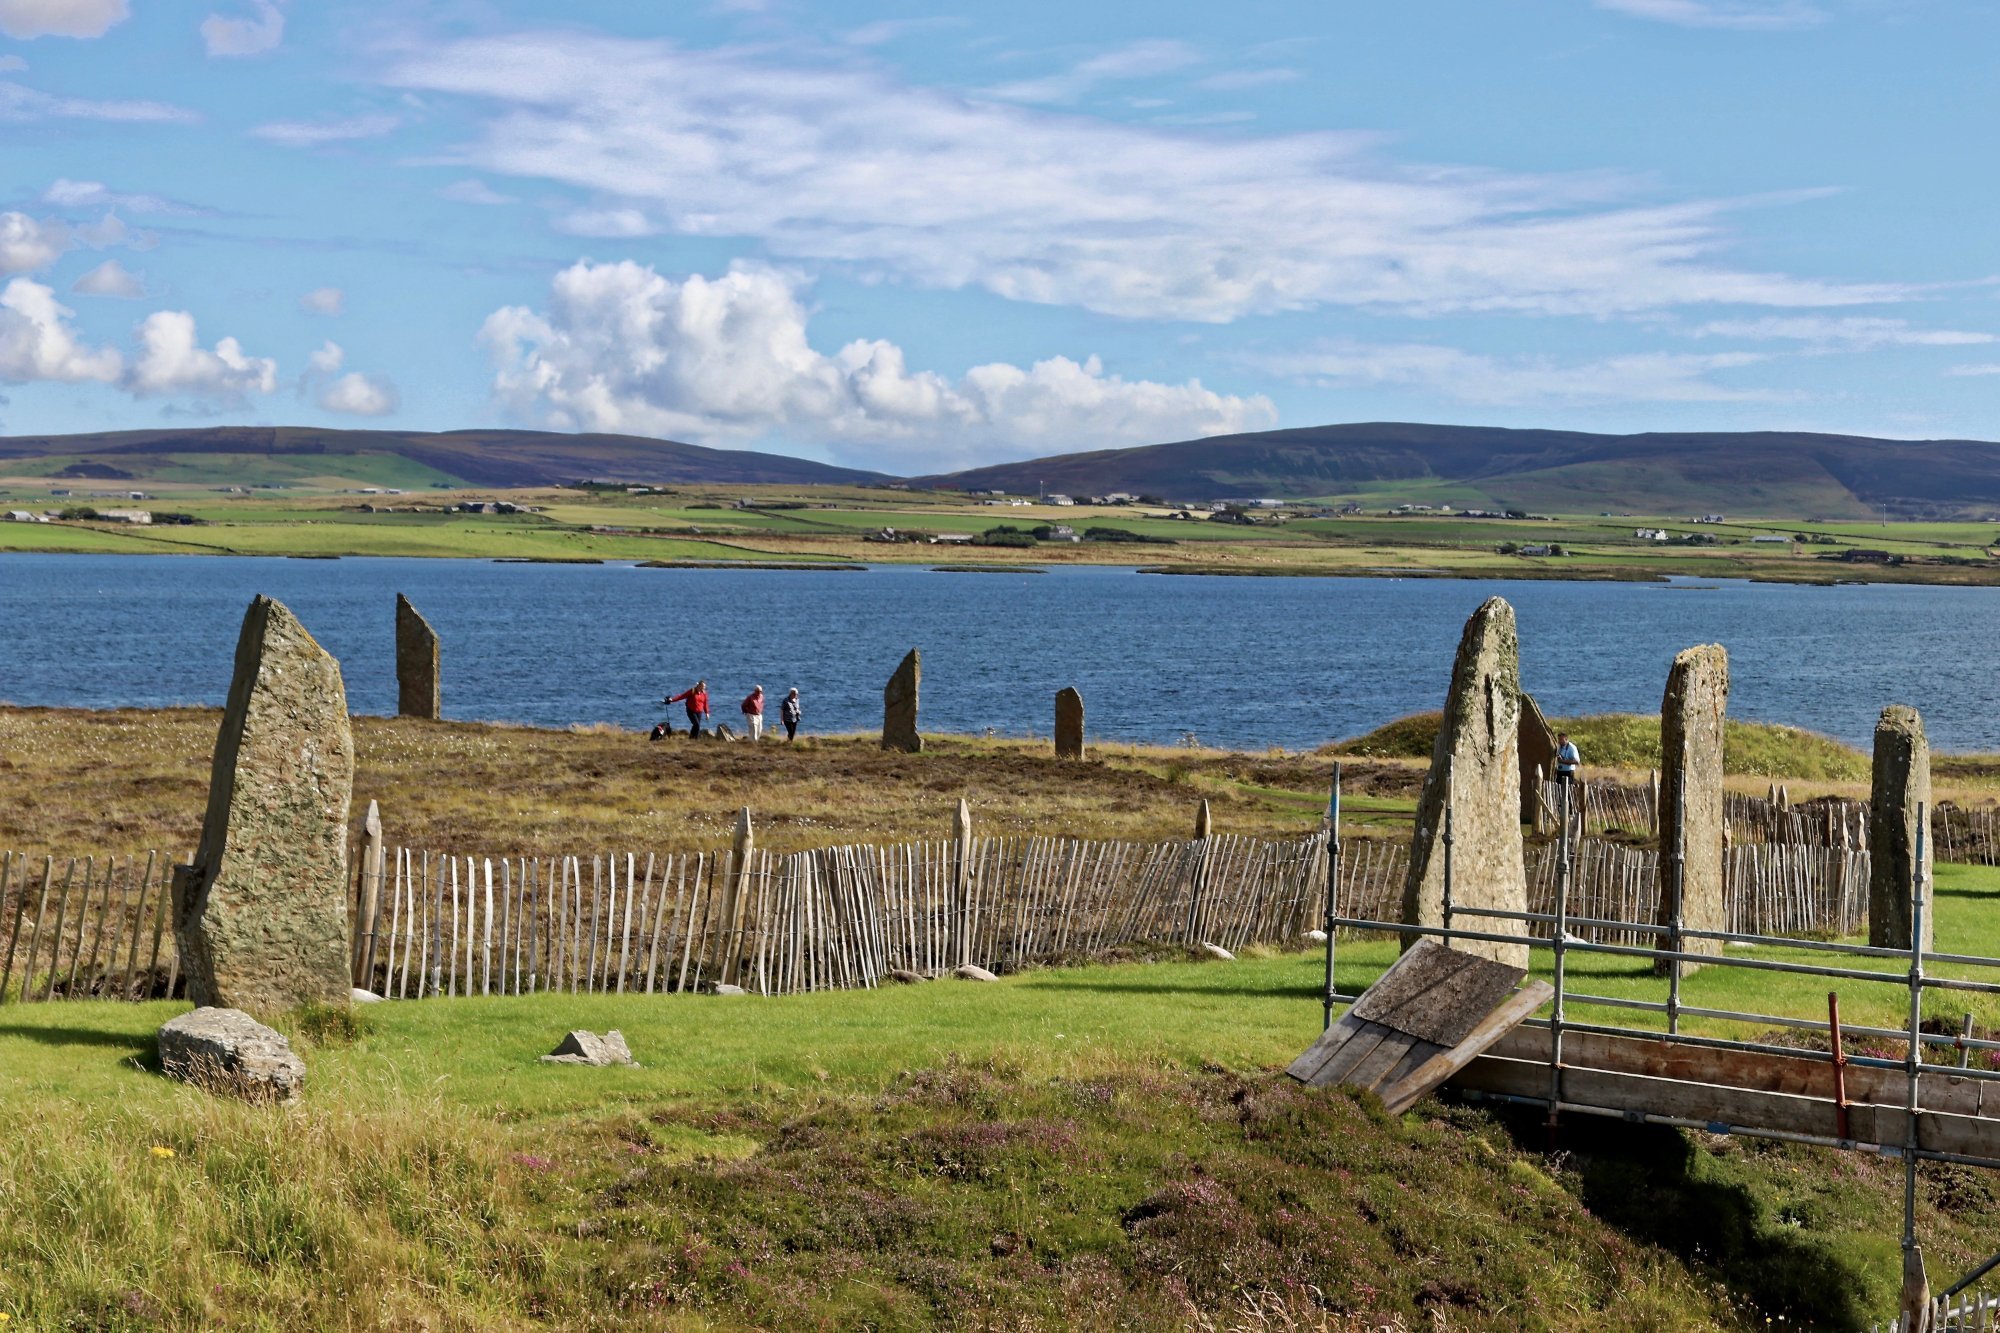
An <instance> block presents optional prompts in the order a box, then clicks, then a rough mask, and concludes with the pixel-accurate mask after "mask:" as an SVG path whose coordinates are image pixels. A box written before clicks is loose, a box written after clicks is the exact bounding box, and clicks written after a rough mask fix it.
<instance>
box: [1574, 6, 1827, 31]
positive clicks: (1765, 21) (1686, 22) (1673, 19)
mask: <svg viewBox="0 0 2000 1333" xmlns="http://www.w3.org/2000/svg"><path fill="white" fill-rule="evenodd" d="M1593 3H1595V4H1596V6H1597V7H1598V8H1599V9H1608V10H1610V11H1612V12H1613V13H1616V14H1629V15H1631V16H1632V17H1633V18H1642V19H1653V20H1655V21H1657V22H1660V23H1672V24H1675V25H1677V26H1679V27H1683V28H1739V29H1750V30H1766V31H1768V30H1771V29H1777V28H1805V27H1810V26H1812V25H1813V24H1815V23H1819V22H1821V21H1822V20H1824V19H1825V18H1826V12H1825V11H1824V10H1822V9H1820V8H1819V7H1818V6H1817V5H1812V4H1807V3H1805V0H1593Z"/></svg>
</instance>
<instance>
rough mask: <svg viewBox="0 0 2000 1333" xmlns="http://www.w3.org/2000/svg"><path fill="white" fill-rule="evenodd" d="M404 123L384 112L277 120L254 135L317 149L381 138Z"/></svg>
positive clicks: (255, 130)
mask: <svg viewBox="0 0 2000 1333" xmlns="http://www.w3.org/2000/svg"><path fill="white" fill-rule="evenodd" d="M402 123H403V119H402V117H401V116H393V115H390V114H388V113H387V112H380V113H377V114H373V115H365V116H349V117H347V118H346V119H344V120H317V121H314V120H274V121H272V122H271V123H269V124H268V125H259V126H258V127H257V128H256V129H254V130H251V131H250V133H252V134H253V135H255V136H256V137H258V138H259V139H264V140H266V141H268V142H270V143H274V144H280V145H282V146H284V147H286V148H317V147H319V146H320V145H321V144H329V143H341V142H344V141H346V140H349V139H374V138H379V137H380V136H382V135H384V134H387V133H389V132H390V131H391V130H393V129H395V128H396V127H397V126H398V125H401V124H402Z"/></svg>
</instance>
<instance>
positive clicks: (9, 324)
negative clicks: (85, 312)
mask: <svg viewBox="0 0 2000 1333" xmlns="http://www.w3.org/2000/svg"><path fill="white" fill-rule="evenodd" d="M74 313H75V312H74V311H72V310H70V309H69V308H68V307H67V306H64V305H61V304H59V303H58V302H57V301H56V294H55V292H53V291H52V290H50V289H49V288H47V287H44V286H43V285H42V284H41V283H39V282H33V281H31V280H29V279H27V278H15V279H14V280H13V281H12V282H9V283H8V284H7V286H6V287H5V288H0V380H5V381H9V382H12V383H15V384H25V383H28V382H29V381H31V380H62V381H69V382H74V381H79V380H104V381H110V380H115V379H117V378H118V372H119V369H120V367H121V365H122V364H123V362H122V359H121V358H120V357H119V355H118V352H117V349H115V348H111V347H96V348H93V347H86V346H84V345H83V344H82V343H80V342H78V341H77V336H76V331H75V330H74V329H72V328H71V327H70V326H69V322H68V321H69V317H70V316H71V315H72V314H74Z"/></svg>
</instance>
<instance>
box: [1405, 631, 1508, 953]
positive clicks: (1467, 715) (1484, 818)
mask: <svg viewBox="0 0 2000 1333" xmlns="http://www.w3.org/2000/svg"><path fill="white" fill-rule="evenodd" d="M1520 655H1521V644H1520V634H1519V631H1518V630H1517V629H1516V628H1515V624H1514V608H1513V607H1511V606H1509V605H1508V604H1507V603H1506V602H1505V601H1504V600H1503V599H1501V598H1498V597H1493V598H1489V599H1487V601H1486V603H1485V604H1484V605H1482V606H1481V607H1480V608H1479V609H1478V610H1477V611H1475V612H1473V614H1472V618H1471V619H1470V620H1468V621H1466V622H1465V633H1464V634H1463V635H1462V636H1461V637H1460V638H1459V641H1458V657H1457V659H1456V660H1455V661H1454V662H1453V663H1452V668H1451V691H1450V693H1449V694H1448V695H1447V696H1446V697H1445V705H1444V719H1443V721H1442V723H1441V724H1440V725H1439V727H1438V738H1437V744H1436V746H1435V747H1434V748H1433V749H1432V751H1431V768H1430V772H1429V774H1428V775H1426V776H1425V778H1424V791H1423V795H1422V796H1421V797H1420V798H1419V799H1418V802H1417V827H1416V833H1415V836H1414V837H1413V839H1412V840H1411V843H1410V870H1409V876H1408V878H1407V879H1406V880H1405V881H1404V884H1403V919H1404V920H1405V921H1406V922H1409V923H1410V924H1412V925H1423V926H1437V925H1442V924H1443V923H1444V861H1445V858H1444V812H1445V805H1446V802H1447V799H1449V801H1450V804H1451V807H1452V829H1453V846H1452V858H1451V860H1452V877H1451V878H1452V904H1453V906H1454V907H1484V908H1492V909H1498V910H1505V911H1511V912H1525V911H1526V910H1527V909H1528V875H1527V865H1526V860H1525V857H1524V855H1523V852H1522V849H1521V771H1520V752H1519V737H1518V732H1517V728H1518V725H1519V719H1520V715H1521V663H1520ZM1447 786H1449V791H1447ZM1452 924H1453V925H1454V926H1456V927H1457V928H1459V929H1462V930H1477V931H1484V932H1487V933H1489V934H1521V933H1525V930H1526V927H1525V926H1524V925H1523V923H1521V922H1517V921H1499V920H1494V919H1493V918H1490V917H1466V916H1455V917H1454V918H1453V922H1452ZM1418 938H1419V937H1417V936H1414V935H1413V936H1408V937H1406V938H1405V939H1404V941H1403V944H1404V947H1405V948H1408V947H1409V946H1410V945H1411V944H1414V943H1415V942H1416V940H1417V939H1418ZM1449 943H1450V945H1451V947H1452V948H1454V949H1460V950H1463V951H1464V952H1466V953H1471V954H1477V955H1479V956H1481V957H1484V958H1491V959H1493V960H1495V961H1496V962H1501V963H1506V964H1509V965H1511V966H1514V967H1526V966H1527V965H1528V946H1527V945H1525V944H1498V943H1492V942H1486V941H1478V940H1452V941H1449Z"/></svg>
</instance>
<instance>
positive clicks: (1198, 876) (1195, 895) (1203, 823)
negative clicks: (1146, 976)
mask: <svg viewBox="0 0 2000 1333" xmlns="http://www.w3.org/2000/svg"><path fill="white" fill-rule="evenodd" d="M1214 834H1215V819H1214V816H1213V815H1211V814H1210V813H1209V809H1208V800H1207V798H1203V800H1202V803H1201V805H1200V807H1199V808H1197V809H1196V810H1195V812H1194V840H1195V841H1196V842H1198V843H1200V844H1201V846H1200V847H1198V848H1197V849H1196V850H1195V862H1194V880H1193V882H1192V883H1191V884H1190V885H1189V887H1188V910H1187V928H1186V931H1185V934H1186V936H1187V940H1186V942H1187V943H1188V944H1190V945H1194V944H1199V943H1201V933H1202V929H1203V926H1204V923H1203V921H1202V908H1203V906H1204V905H1205V904H1204V903H1203V899H1205V898H1206V897H1207V896H1208V852H1209V847H1210V846H1211V845H1212V844H1213V842H1214Z"/></svg>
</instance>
